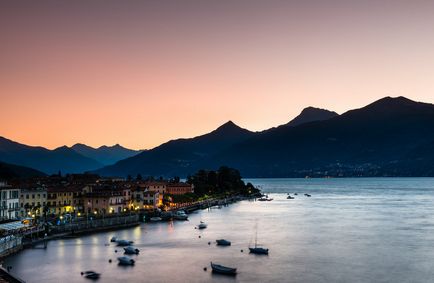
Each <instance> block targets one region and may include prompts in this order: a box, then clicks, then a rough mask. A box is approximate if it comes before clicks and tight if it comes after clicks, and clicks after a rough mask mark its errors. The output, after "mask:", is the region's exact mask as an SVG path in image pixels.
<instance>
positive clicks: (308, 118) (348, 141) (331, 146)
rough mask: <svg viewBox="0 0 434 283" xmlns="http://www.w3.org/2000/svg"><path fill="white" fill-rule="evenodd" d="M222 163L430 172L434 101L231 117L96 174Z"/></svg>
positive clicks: (318, 172) (250, 173)
mask: <svg viewBox="0 0 434 283" xmlns="http://www.w3.org/2000/svg"><path fill="white" fill-rule="evenodd" d="M311 113H314V114H315V115H311ZM317 113H321V115H323V114H324V116H321V117H320V115H316V114H317ZM221 165H227V166H231V167H234V168H237V169H239V170H240V171H241V173H242V175H243V176H245V177H305V176H311V177H324V176H434V105H432V104H428V103H421V102H415V101H412V100H409V99H407V98H405V97H397V98H392V97H385V98H383V99H380V100H378V101H375V102H374V103H371V104H369V105H367V106H365V107H362V108H360V109H355V110H351V111H348V112H346V113H344V114H342V115H337V114H336V113H334V112H330V111H327V110H319V111H318V109H312V108H307V109H305V111H303V112H302V113H301V114H300V115H299V117H297V118H296V119H294V120H293V121H291V122H290V123H288V124H286V125H283V126H280V127H277V128H272V129H269V130H266V131H263V132H259V133H253V132H250V131H248V130H245V129H241V128H240V127H238V126H236V125H235V124H233V123H232V122H228V123H226V124H224V125H223V126H221V127H219V128H218V129H217V130H215V131H213V132H211V133H209V134H206V135H203V136H199V137H196V138H193V139H180V140H174V141H170V142H168V143H166V144H163V145H161V146H159V147H157V148H155V149H152V150H149V151H147V152H143V153H140V154H138V155H137V156H134V157H131V158H127V159H125V160H122V161H119V162H117V163H116V164H114V165H113V166H108V167H105V168H102V169H101V170H98V171H97V172H98V173H100V174H102V175H113V176H125V175H127V174H131V175H135V174H137V173H141V174H142V175H145V176H146V175H154V176H160V175H162V176H174V175H178V176H182V177H185V176H186V175H188V174H192V173H194V172H195V170H197V169H199V168H205V169H215V168H218V167H219V166H221Z"/></svg>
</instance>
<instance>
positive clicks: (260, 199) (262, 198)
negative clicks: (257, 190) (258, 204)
mask: <svg viewBox="0 0 434 283" xmlns="http://www.w3.org/2000/svg"><path fill="white" fill-rule="evenodd" d="M258 201H267V199H266V198H264V197H260V198H258Z"/></svg>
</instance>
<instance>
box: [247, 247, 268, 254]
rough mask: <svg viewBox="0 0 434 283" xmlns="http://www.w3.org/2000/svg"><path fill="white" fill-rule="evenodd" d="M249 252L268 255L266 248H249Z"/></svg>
mask: <svg viewBox="0 0 434 283" xmlns="http://www.w3.org/2000/svg"><path fill="white" fill-rule="evenodd" d="M249 250H250V253H252V254H260V255H268V249H264V248H249Z"/></svg>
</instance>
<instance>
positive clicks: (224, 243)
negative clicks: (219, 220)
mask: <svg viewBox="0 0 434 283" xmlns="http://www.w3.org/2000/svg"><path fill="white" fill-rule="evenodd" d="M216 242H217V246H230V245H231V242H230V241H228V240H225V239H219V240H216Z"/></svg>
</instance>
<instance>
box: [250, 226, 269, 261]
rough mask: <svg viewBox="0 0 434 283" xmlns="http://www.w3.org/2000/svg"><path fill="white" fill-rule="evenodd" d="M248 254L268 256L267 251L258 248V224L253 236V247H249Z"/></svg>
mask: <svg viewBox="0 0 434 283" xmlns="http://www.w3.org/2000/svg"><path fill="white" fill-rule="evenodd" d="M249 250H250V253H252V254H261V255H268V249H266V248H262V247H258V224H256V234H255V246H254V247H249Z"/></svg>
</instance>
